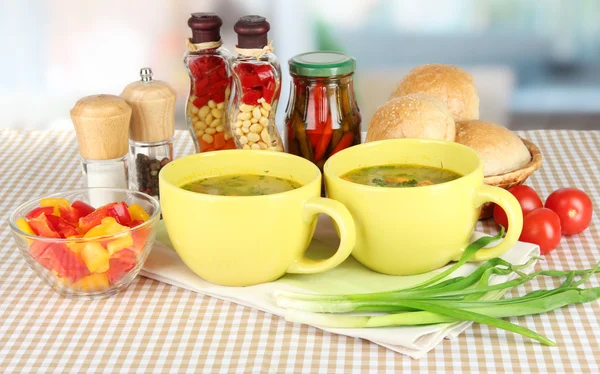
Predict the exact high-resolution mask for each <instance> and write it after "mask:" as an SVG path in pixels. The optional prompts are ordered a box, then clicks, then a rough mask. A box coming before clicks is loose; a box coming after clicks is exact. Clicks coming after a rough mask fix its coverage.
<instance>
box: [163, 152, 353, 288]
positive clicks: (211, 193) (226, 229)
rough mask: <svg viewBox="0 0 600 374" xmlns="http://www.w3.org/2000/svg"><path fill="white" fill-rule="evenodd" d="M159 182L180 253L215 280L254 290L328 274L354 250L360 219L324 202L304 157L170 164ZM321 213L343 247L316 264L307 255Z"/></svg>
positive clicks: (228, 156) (266, 155) (220, 157)
mask: <svg viewBox="0 0 600 374" xmlns="http://www.w3.org/2000/svg"><path fill="white" fill-rule="evenodd" d="M159 181H160V201H161V207H162V212H163V219H164V221H165V226H166V229H167V232H168V234H169V238H170V239H171V242H172V243H173V247H174V248H175V250H176V251H177V253H178V254H179V256H180V257H181V259H182V260H183V262H185V264H186V265H187V266H188V267H189V268H190V269H191V270H192V271H193V272H194V273H196V274H197V275H199V276H200V277H202V278H203V279H205V280H207V281H209V282H212V283H216V284H221V285H227V286H248V285H253V284H258V283H264V282H269V281H273V280H275V279H277V278H279V277H281V276H282V275H284V274H285V273H304V274H308V273H317V272H322V271H326V270H329V269H331V268H333V267H335V266H337V265H339V264H340V263H341V262H342V261H344V260H345V259H346V258H347V257H348V256H349V255H350V252H351V251H352V248H353V247H354V243H355V230H354V220H353V219H352V216H351V215H350V213H349V212H348V210H347V209H346V208H345V207H344V206H343V205H342V204H341V203H339V202H337V201H334V200H331V199H326V198H322V197H321V173H320V171H319V169H318V168H317V167H316V166H315V165H314V164H313V163H312V162H310V161H307V160H305V159H303V158H301V157H297V156H293V155H288V154H285V153H281V152H272V151H253V150H227V151H219V152H208V153H201V154H195V155H191V156H187V157H183V158H181V159H178V160H175V161H173V162H170V163H169V164H167V165H166V166H165V167H164V168H163V169H162V170H161V171H160V175H159ZM319 213H324V214H327V215H329V216H331V217H332V218H333V220H334V221H335V222H336V224H337V225H338V227H339V229H340V236H341V241H340V246H339V248H338V250H337V252H336V253H335V254H334V255H333V256H332V257H330V258H328V259H325V260H320V261H316V260H312V259H309V258H307V257H305V256H304V252H305V250H306V248H307V247H308V245H309V243H310V240H311V238H312V235H313V233H314V230H315V226H316V219H317V216H318V215H319Z"/></svg>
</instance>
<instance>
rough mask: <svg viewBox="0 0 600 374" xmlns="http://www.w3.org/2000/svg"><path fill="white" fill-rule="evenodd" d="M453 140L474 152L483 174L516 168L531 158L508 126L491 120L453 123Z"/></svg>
mask: <svg viewBox="0 0 600 374" xmlns="http://www.w3.org/2000/svg"><path fill="white" fill-rule="evenodd" d="M456 142H457V143H460V144H464V145H466V146H469V147H471V148H473V149H474V150H475V152H477V154H478V155H479V157H481V159H482V160H483V162H484V166H483V174H484V175H485V176H486V177H487V176H491V175H500V174H505V173H508V172H511V171H514V170H517V169H520V168H522V167H524V166H526V165H527V164H528V163H529V162H530V161H531V154H530V153H529V150H528V149H527V147H526V146H525V144H524V143H523V141H522V140H521V139H520V138H519V137H518V136H517V135H515V134H514V133H513V132H512V131H510V130H509V129H507V128H505V127H503V126H500V125H497V124H495V123H493V122H488V121H463V122H457V123H456Z"/></svg>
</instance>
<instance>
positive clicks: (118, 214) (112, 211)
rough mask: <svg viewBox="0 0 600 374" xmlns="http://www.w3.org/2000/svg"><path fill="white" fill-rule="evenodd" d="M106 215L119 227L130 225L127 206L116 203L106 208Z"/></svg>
mask: <svg viewBox="0 0 600 374" xmlns="http://www.w3.org/2000/svg"><path fill="white" fill-rule="evenodd" d="M108 215H109V216H111V217H113V218H114V219H115V220H117V222H118V223H119V224H120V225H123V226H129V224H130V223H131V215H130V214H129V209H127V204H125V203H124V202H120V203H116V204H114V205H112V206H111V207H109V208H108Z"/></svg>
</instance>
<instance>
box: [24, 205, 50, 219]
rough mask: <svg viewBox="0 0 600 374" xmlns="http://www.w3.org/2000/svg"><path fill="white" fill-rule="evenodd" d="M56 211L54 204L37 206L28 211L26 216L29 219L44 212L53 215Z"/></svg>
mask: <svg viewBox="0 0 600 374" xmlns="http://www.w3.org/2000/svg"><path fill="white" fill-rule="evenodd" d="M53 212H54V207H53V206H38V207H37V208H33V209H32V210H31V212H29V213H27V215H26V216H25V217H26V218H27V219H32V218H35V217H37V216H39V215H40V214H42V213H45V214H46V215H47V216H49V215H51V214H52V213H53Z"/></svg>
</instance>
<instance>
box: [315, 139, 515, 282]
mask: <svg viewBox="0 0 600 374" xmlns="http://www.w3.org/2000/svg"><path fill="white" fill-rule="evenodd" d="M382 166H383V167H382ZM324 174H325V184H326V188H327V194H328V196H329V197H330V198H332V199H335V200H337V201H339V202H341V203H342V204H344V205H345V206H346V207H347V208H348V210H349V211H350V213H351V214H352V216H353V217H354V221H355V224H356V245H355V248H354V251H353V252H352V255H353V256H354V257H355V258H356V259H357V260H358V261H359V262H360V263H362V264H363V265H365V266H366V267H368V268H369V269H372V270H375V271H377V272H380V273H384V274H392V275H411V274H419V273H424V272H427V271H431V270H434V269H437V268H440V267H442V266H444V265H446V264H447V263H448V262H450V261H455V260H458V259H459V258H460V256H461V255H462V253H463V250H464V249H465V248H466V246H467V245H468V244H469V243H470V238H471V235H472V233H473V230H474V228H475V225H476V224H477V220H478V217H479V212H480V210H481V206H482V205H483V204H484V203H486V202H494V203H496V204H498V205H500V206H501V207H502V208H503V209H504V211H505V212H506V213H507V216H508V222H509V224H508V227H509V228H508V231H507V233H506V236H505V238H504V239H503V241H502V242H501V243H500V244H498V245H496V246H494V247H492V248H485V249H481V250H479V251H478V252H477V253H476V255H475V256H474V258H472V259H471V261H483V260H487V259H490V258H494V257H497V256H499V255H501V254H502V253H504V252H506V251H507V250H509V249H510V248H511V247H512V246H513V245H514V244H515V243H516V241H517V239H518V238H519V235H520V234H521V230H522V226H523V217H522V213H521V207H520V205H519V203H518V202H517V200H516V199H515V198H514V197H513V196H512V195H511V194H510V193H509V192H508V191H506V190H504V189H501V188H498V187H492V186H488V185H486V184H484V183H483V161H482V160H481V159H480V158H479V157H478V156H477V154H476V153H475V151H473V150H472V149H471V148H469V147H466V146H464V145H461V144H458V143H453V142H445V141H437V140H426V139H393V140H383V141H377V142H370V143H366V144H361V145H357V146H354V147H351V148H348V149H345V150H343V151H340V152H338V153H336V154H335V155H333V156H332V157H331V158H329V160H328V161H327V162H326V163H325V166H324Z"/></svg>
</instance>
